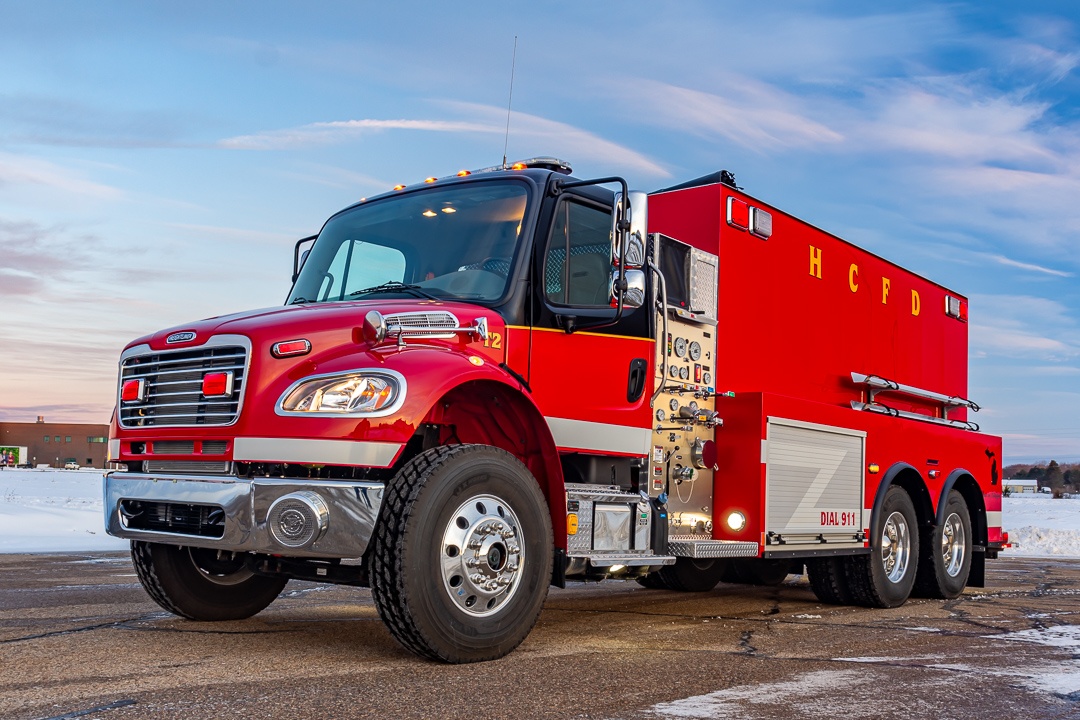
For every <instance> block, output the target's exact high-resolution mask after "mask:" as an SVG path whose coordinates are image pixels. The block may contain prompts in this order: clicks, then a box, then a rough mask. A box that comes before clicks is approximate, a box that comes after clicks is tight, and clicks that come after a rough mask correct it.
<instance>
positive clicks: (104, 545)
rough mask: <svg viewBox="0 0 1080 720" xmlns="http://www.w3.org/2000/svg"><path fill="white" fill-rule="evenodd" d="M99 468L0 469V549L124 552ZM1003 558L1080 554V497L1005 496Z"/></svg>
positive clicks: (1073, 555)
mask: <svg viewBox="0 0 1080 720" xmlns="http://www.w3.org/2000/svg"><path fill="white" fill-rule="evenodd" d="M101 479H102V473H101V471H100V470H92V469H83V470H15V469H12V468H7V469H5V470H0V552H5V553H14V552H80V551H89V550H125V549H126V548H127V542H126V541H123V540H118V539H117V538H113V537H109V536H108V535H106V534H105V528H104V523H105V521H104V517H103V514H102V513H103V511H102V498H101ZM1004 503H1005V504H1004V520H1003V523H1004V526H1005V529H1006V530H1007V531H1008V532H1009V539H1010V540H1011V541H1012V543H1013V547H1012V548H1010V549H1009V550H1008V551H1006V556H1009V555H1023V556H1029V557H1075V558H1080V498H1071V499H1060V500H1054V499H1053V498H1051V497H1050V496H1049V495H1046V494H1039V495H1036V494H1030V495H1013V496H1011V497H1007V498H1005V500H1004Z"/></svg>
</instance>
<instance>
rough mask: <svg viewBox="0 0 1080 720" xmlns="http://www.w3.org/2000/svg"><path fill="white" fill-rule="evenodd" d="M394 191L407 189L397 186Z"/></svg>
mask: <svg viewBox="0 0 1080 720" xmlns="http://www.w3.org/2000/svg"><path fill="white" fill-rule="evenodd" d="M394 189H395V190H404V189H405V186H404V185H395V186H394Z"/></svg>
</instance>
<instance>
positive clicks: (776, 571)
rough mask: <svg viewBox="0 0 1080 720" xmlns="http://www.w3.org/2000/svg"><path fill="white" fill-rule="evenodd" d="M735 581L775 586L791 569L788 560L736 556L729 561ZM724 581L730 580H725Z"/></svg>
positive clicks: (782, 580)
mask: <svg viewBox="0 0 1080 720" xmlns="http://www.w3.org/2000/svg"><path fill="white" fill-rule="evenodd" d="M731 566H732V570H734V575H735V577H736V580H735V582H740V583H743V584H746V585H764V586H767V587H768V586H775V585H779V584H780V583H782V582H784V579H785V578H787V576H788V574H789V571H790V570H791V561H790V560H773V559H770V558H738V559H737V560H733V561H732V562H731ZM725 582H731V581H730V580H725Z"/></svg>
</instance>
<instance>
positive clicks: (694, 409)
mask: <svg viewBox="0 0 1080 720" xmlns="http://www.w3.org/2000/svg"><path fill="white" fill-rule="evenodd" d="M687 407H688V408H690V412H692V413H694V414H695V415H697V411H698V410H699V406H698V404H697V400H691V401H690V404H689V405H687Z"/></svg>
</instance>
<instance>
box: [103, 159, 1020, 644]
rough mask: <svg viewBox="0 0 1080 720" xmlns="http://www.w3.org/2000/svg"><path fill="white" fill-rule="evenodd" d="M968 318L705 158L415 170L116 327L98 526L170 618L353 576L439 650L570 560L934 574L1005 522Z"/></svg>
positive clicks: (924, 583) (878, 595) (671, 584)
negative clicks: (181, 300)
mask: <svg viewBox="0 0 1080 720" xmlns="http://www.w3.org/2000/svg"><path fill="white" fill-rule="evenodd" d="M967 313H968V309H967V300H966V299H965V298H964V297H963V296H961V295H959V294H957V293H955V292H953V291H951V290H948V289H946V288H944V287H942V286H940V285H937V284H935V283H933V282H931V281H929V280H926V279H924V278H921V277H919V276H917V275H914V274H912V273H910V272H908V271H906V270H903V269H902V268H900V267H898V266H896V265H894V264H892V263H890V262H888V261H886V260H883V259H882V258H879V257H877V256H875V255H873V254H871V253H868V252H866V251H865V250H862V249H860V248H858V247H856V246H854V245H852V244H850V243H848V242H845V241H844V240H841V239H840V238H838V237H836V236H833V235H830V234H828V233H826V232H824V231H822V230H819V229H817V228H815V227H813V226H811V225H809V224H807V223H805V222H803V221H801V220H798V219H796V218H794V217H792V216H790V215H787V214H785V213H783V212H781V211H779V210H777V209H776V208H774V207H772V206H770V205H768V204H766V203H763V202H761V201H760V200H757V199H756V198H753V197H751V196H750V195H747V194H746V193H744V192H742V191H741V190H740V189H739V188H738V187H737V186H736V184H735V179H734V177H733V176H732V175H731V174H729V173H727V172H720V173H717V174H715V175H710V176H707V177H703V178H698V179H696V180H692V181H690V182H687V183H684V184H682V185H678V186H675V187H671V188H667V189H664V190H660V191H657V192H654V193H651V194H645V193H640V192H629V191H628V189H627V187H626V183H625V181H624V180H622V179H620V178H615V177H608V178H599V179H594V180H579V179H575V178H573V177H572V176H570V168H569V166H568V165H567V164H566V163H565V162H562V161H559V160H556V159H553V158H535V159H533V160H530V161H526V162H523V163H518V164H515V165H513V166H512V167H501V166H500V167H496V168H490V169H487V170H482V171H474V172H466V171H462V172H461V173H458V174H457V175H455V176H450V177H446V178H441V179H437V178H428V179H427V180H425V181H424V182H421V183H417V184H416V185H413V186H398V187H396V188H395V189H394V190H393V191H392V192H388V193H386V194H384V195H380V196H378V197H374V198H370V199H365V200H362V201H361V202H359V203H357V204H355V205H353V206H351V207H349V208H346V209H345V210H342V211H341V212H339V213H338V214H336V215H334V216H333V217H331V218H330V219H329V220H328V221H327V222H326V224H325V225H324V226H323V228H322V230H321V231H320V232H319V233H318V235H317V236H314V237H311V238H305V239H304V240H301V241H300V242H298V243H297V245H296V249H295V253H294V267H293V285H292V290H291V292H290V294H289V297H288V299H287V301H286V303H285V305H284V307H277V308H270V309H263V310H256V311H252V312H246V313H239V314H236V315H227V316H223V317H214V318H209V319H206V320H201V321H198V322H194V323H190V324H188V325H184V326H180V327H175V328H170V329H168V330H163V331H161V332H159V333H155V334H153V335H149V336H146V337H143V338H140V339H138V340H135V341H134V342H132V343H131V344H130V345H129V346H128V347H127V348H126V349H125V350H124V352H123V355H122V356H121V359H120V376H119V387H118V391H117V409H116V413H115V416H114V419H113V421H112V432H111V438H110V441H109V449H110V454H111V459H112V460H114V461H118V462H121V463H123V464H124V466H125V467H126V470H124V471H122V472H113V473H110V474H109V475H108V476H107V478H106V481H105V495H106V507H105V514H106V523H107V528H108V532H109V533H110V534H112V535H115V536H117V537H122V538H128V539H130V540H131V547H132V556H133V559H134V564H135V568H136V571H137V573H138V576H139V578H140V580H141V582H142V584H143V586H144V587H145V589H146V590H147V592H148V593H149V594H150V596H151V597H152V598H153V599H154V600H155V601H157V603H158V604H160V605H161V606H162V607H164V608H165V609H167V610H169V611H171V612H173V613H176V614H177V615H180V616H183V617H186V618H191V619H195V620H234V619H239V618H245V617H249V616H251V615H253V614H255V613H257V612H259V611H260V610H262V609H263V608H264V607H266V606H267V605H268V604H269V603H270V602H272V601H273V600H274V598H275V597H277V595H278V594H279V593H280V591H281V590H282V588H283V587H284V585H285V583H286V582H287V581H288V580H289V579H290V578H299V579H305V580H314V581H318V582H328V583H342V584H351V585H359V586H368V587H370V588H371V592H372V596H373V598H374V601H375V605H376V607H377V609H378V612H379V614H380V616H381V617H382V619H383V620H384V622H385V624H386V626H387V627H388V628H389V630H390V632H391V633H392V634H393V635H394V637H396V638H397V639H398V640H399V641H400V642H401V644H402V645H404V646H405V647H406V648H408V649H409V650H411V651H413V652H414V653H416V654H418V655H420V656H423V657H427V658H432V659H437V660H441V661H446V662H472V661H478V660H488V659H493V658H497V657H501V656H503V655H505V654H506V653H509V652H510V651H511V650H513V649H514V648H515V647H516V646H517V645H518V644H519V643H520V642H521V641H522V640H523V639H524V638H525V636H526V635H527V634H528V633H529V631H530V630H531V628H532V627H533V625H534V623H535V621H536V619H537V617H538V615H539V613H540V610H541V607H542V605H543V603H544V600H545V597H546V595H547V588H548V587H549V586H550V585H552V584H554V585H557V586H560V587H563V586H565V584H566V583H567V582H568V581H572V580H602V579H606V578H625V579H636V580H638V581H639V582H640V583H641V584H642V585H645V586H646V587H650V588H666V589H668V590H676V591H706V590H710V589H712V588H714V587H715V586H716V585H717V583H719V582H722V581H728V582H746V583H760V584H770V583H779V582H781V581H782V580H783V579H784V577H785V576H786V575H787V574H788V573H790V572H797V573H801V572H804V571H805V572H806V573H807V574H808V577H809V582H810V586H811V587H812V589H813V591H814V592H815V593H816V594H817V596H818V598H819V599H820V600H822V601H823V602H828V603H839V604H846V603H855V604H861V605H866V606H877V607H894V606H897V605H900V604H902V603H903V602H905V601H906V600H907V598H908V597H909V596H911V595H913V594H915V595H918V596H922V597H934V598H953V597H956V596H957V595H959V594H960V593H961V592H962V591H963V589H964V587H965V586H967V585H975V586H981V585H982V584H983V578H984V562H985V560H986V558H993V557H995V556H996V555H997V553H998V552H999V551H1000V550H1001V549H1002V548H1003V547H1004V546H1005V544H1006V541H1007V538H1006V537H1005V536H1004V535H1003V533H1002V530H1001V485H1000V479H999V470H998V468H999V464H1000V458H1001V440H1000V439H999V438H996V437H991V436H988V435H985V434H981V433H979V432H978V427H977V426H976V425H975V424H974V423H973V422H972V421H971V419H970V418H969V413H971V412H974V411H976V410H978V406H977V405H976V404H975V403H974V402H972V401H970V400H968V399H967V398H966V394H967V330H968V325H967V320H968V317H967ZM643 592H644V591H643Z"/></svg>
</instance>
